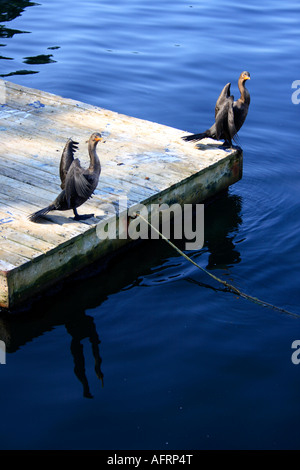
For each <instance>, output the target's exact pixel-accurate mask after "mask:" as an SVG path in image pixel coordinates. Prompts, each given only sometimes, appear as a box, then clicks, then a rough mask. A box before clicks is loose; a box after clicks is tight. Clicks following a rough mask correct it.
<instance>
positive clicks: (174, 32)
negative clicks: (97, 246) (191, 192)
mask: <svg viewBox="0 0 300 470" xmlns="http://www.w3.org/2000/svg"><path fill="white" fill-rule="evenodd" d="M0 15H1V16H0V20H1V29H0V44H1V46H0V53H1V54H0V55H1V59H0V66H1V69H0V75H1V77H2V78H5V79H7V80H11V81H13V82H15V83H19V84H21V85H25V86H29V87H34V88H38V89H42V90H45V91H49V92H53V93H56V94H59V95H62V96H64V97H67V98H74V99H77V100H81V101H85V102H87V103H90V104H93V105H97V106H100V107H104V108H108V109H111V110H114V111H117V112H120V113H124V114H128V115H132V116H136V117H139V118H143V119H148V120H152V121H156V122H159V123H162V124H167V125H170V126H173V127H176V128H180V129H184V130H187V131H191V132H197V131H201V130H203V129H206V128H207V127H208V126H209V125H211V123H212V120H213V115H214V104H215V101H216V98H217V96H218V94H219V92H220V91H221V89H222V87H223V86H224V84H225V83H227V82H228V81H231V82H232V92H233V93H234V94H235V95H237V94H238V91H237V85H236V83H237V78H238V75H239V73H240V72H241V71H242V70H249V72H250V73H251V81H250V82H248V89H249V90H250V93H251V106H250V110H249V115H248V117H247V120H246V123H245V125H244V126H243V128H242V129H241V131H240V133H239V144H240V145H241V146H242V148H243V152H244V174H243V178H242V180H241V181H240V182H239V183H237V184H235V185H234V186H233V187H232V188H231V189H230V191H229V193H228V194H227V195H224V196H222V197H221V198H220V199H218V200H217V201H215V202H214V203H213V204H211V205H210V206H209V207H208V208H207V209H206V211H205V245H204V247H203V249H201V250H199V251H195V252H191V253H190V255H191V256H192V257H193V259H194V260H196V261H197V262H198V263H199V264H201V266H203V267H205V268H207V269H209V270H211V272H212V273H214V274H216V275H217V276H220V277H222V278H223V279H225V280H227V281H228V282H231V283H233V284H234V285H236V286H237V287H239V288H240V289H242V290H243V291H245V292H247V293H249V294H251V295H253V296H256V297H259V298H261V299H263V300H265V301H266V302H270V303H272V304H275V305H278V306H279V307H282V308H284V309H287V310H289V311H291V312H295V313H298V314H300V308H299V299H300V293H299V273H300V237H299V235H300V216H299V214H300V210H299V209H300V207H299V206H300V203H299V196H300V186H299V179H300V163H299V154H300V152H299V147H300V138H299V136H300V105H296V104H293V102H292V93H293V91H295V90H293V89H292V83H293V81H294V80H298V79H300V71H299V43H300V23H299V18H300V4H299V2H298V1H297V0H287V1H286V2H282V1H279V0H272V1H271V0H270V1H264V2H261V1H258V0H252V1H251V2H250V1H249V0H245V1H244V2H239V1H237V0H231V1H228V2H222V1H221V0H210V1H200V0H196V1H190V0H189V1H185V0H181V1H179V0H177V1H176V0H175V1H174V0H173V1H170V0H166V1H164V2H161V1H158V0H154V1H153V2H151V3H149V2H147V1H146V0H135V1H134V0H127V1H126V2H122V1H120V0H119V1H118V0H116V1H115V2H108V1H107V0H106V1H102V2H98V1H96V0H90V1H87V2H81V1H79V0H72V2H71V1H67V0H65V1H63V2H61V1H58V0H51V1H50V0H41V1H40V2H39V4H34V3H32V2H28V1H15V2H3V1H1V2H0ZM154 138H155V136H154ZM0 171H1V169H0ZM299 321H300V320H299V319H297V318H294V317H291V316H289V315H286V314H284V313H279V312H278V311H274V310H271V309H267V308H263V307H261V306H259V305H256V304H254V303H251V302H248V301H246V300H243V299H241V298H239V297H237V296H235V295H233V294H231V293H228V292H226V291H224V289H223V288H222V286H220V285H217V284H216V283H214V281H212V280H211V279H210V278H209V277H207V276H205V274H204V273H202V272H201V271H199V270H197V268H196V267H194V266H192V265H191V264H189V263H188V262H187V261H186V260H184V259H183V258H182V257H179V256H177V254H176V253H175V252H174V251H172V249H171V248H169V247H168V246H167V245H166V244H165V242H162V241H155V242H154V241H153V242H152V243H151V242H150V241H149V242H146V243H144V244H142V245H139V246H137V247H136V248H135V249H134V250H133V251H132V252H131V253H130V254H123V255H122V256H120V258H119V259H118V260H116V261H115V262H114V263H113V264H111V265H110V266H109V268H108V269H107V270H106V271H105V272H104V273H102V274H98V275H96V276H94V277H91V278H90V279H87V280H78V281H77V283H76V285H75V288H74V287H72V286H65V288H64V290H63V291H62V292H61V293H57V294H53V295H52V296H51V297H50V298H48V299H47V300H46V301H44V302H42V303H41V304H39V305H38V306H37V307H36V308H35V309H33V310H32V311H31V312H28V313H27V314H26V315H22V316H20V317H13V318H2V320H1V322H0V333H1V338H2V339H3V340H5V342H6V344H7V358H6V365H0V378H1V388H0V400H1V404H2V406H1V420H0V447H1V448H2V449H109V450H110V449H119V450H120V449H151V450H154V449H162V450H171V449H173V450H174V449H175V450H176V449H182V450H183V449H299V448H300V443H299V435H298V434H299V433H298V425H299V422H300V407H299V392H300V364H299V365H297V364H294V363H293V362H292V360H291V357H292V353H293V351H294V350H293V349H292V348H291V345H292V342H293V341H295V340H298V339H300V331H299V325H300V323H299ZM74 364H75V368H74ZM95 364H96V370H95ZM102 375H103V377H102ZM102 382H103V386H102Z"/></svg>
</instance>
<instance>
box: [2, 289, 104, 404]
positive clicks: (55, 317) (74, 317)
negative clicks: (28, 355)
mask: <svg viewBox="0 0 300 470" xmlns="http://www.w3.org/2000/svg"><path fill="white" fill-rule="evenodd" d="M52 299H53V298H52ZM59 299H60V300H61V301H60V304H59V307H58V308H57V309H56V308H55V306H54V304H55V302H53V303H52V307H51V306H49V310H48V309H47V308H46V305H45V299H44V301H43V302H42V304H43V309H42V308H41V304H39V305H37V306H36V307H35V308H34V309H32V310H31V311H30V312H28V313H27V312H20V314H19V315H17V314H15V315H12V314H5V313H3V314H1V316H0V340H2V341H4V343H5V345H6V352H7V353H8V354H11V353H14V352H16V351H17V350H19V349H20V348H22V347H25V346H26V343H31V342H32V340H33V339H34V338H36V337H39V336H41V335H43V334H45V332H47V331H48V332H49V331H51V330H53V328H56V327H57V326H59V325H64V326H65V328H66V330H67V332H68V333H69V335H70V336H71V345H70V350H71V354H72V356H73V361H74V372H75V375H76V377H77V378H78V380H79V381H80V382H81V384H82V386H83V396H84V397H85V398H93V395H92V394H91V392H90V388H89V383H88V379H87V376H86V370H85V358H84V349H83V345H82V341H83V340H85V339H88V340H89V342H90V344H91V349H92V354H93V358H94V369H95V373H96V376H97V377H98V379H99V380H100V382H101V385H102V387H103V373H102V371H101V364H102V359H101V356H100V348H99V345H100V339H99V336H98V333H97V330H96V325H95V322H94V318H93V317H91V316H90V315H86V313H85V310H84V309H83V308H81V307H80V306H77V309H75V308H72V306H71V305H70V302H69V301H67V299H65V298H64V300H62V299H61V297H60V296H58V300H59ZM66 304H67V305H68V306H69V308H66V306H67V305H66ZM56 305H57V304H56ZM41 311H43V312H44V313H43V315H41Z"/></svg>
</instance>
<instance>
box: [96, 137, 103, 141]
mask: <svg viewBox="0 0 300 470" xmlns="http://www.w3.org/2000/svg"><path fill="white" fill-rule="evenodd" d="M95 141H96V142H102V141H103V138H102V137H96V138H95Z"/></svg>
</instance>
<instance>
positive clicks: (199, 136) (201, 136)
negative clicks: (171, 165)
mask: <svg viewBox="0 0 300 470" xmlns="http://www.w3.org/2000/svg"><path fill="white" fill-rule="evenodd" d="M204 137H209V135H208V132H207V131H205V132H201V133H200V134H192V135H184V136H183V137H181V138H182V139H183V140H185V141H186V142H189V141H190V140H193V141H197V140H201V139H204Z"/></svg>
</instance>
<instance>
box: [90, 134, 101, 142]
mask: <svg viewBox="0 0 300 470" xmlns="http://www.w3.org/2000/svg"><path fill="white" fill-rule="evenodd" d="M90 140H91V141H92V142H102V141H103V138H102V136H101V134H100V132H94V133H93V134H92V135H91V137H90Z"/></svg>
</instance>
